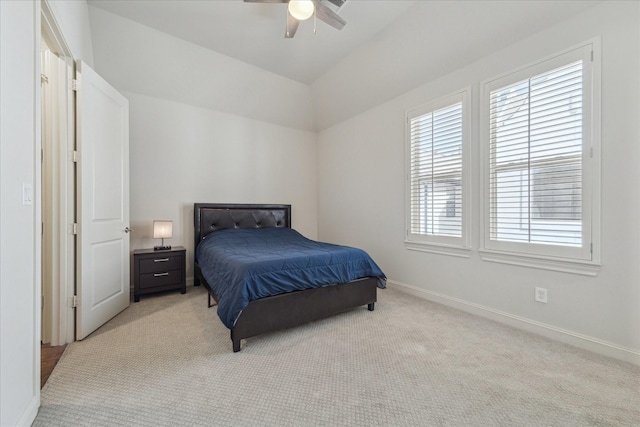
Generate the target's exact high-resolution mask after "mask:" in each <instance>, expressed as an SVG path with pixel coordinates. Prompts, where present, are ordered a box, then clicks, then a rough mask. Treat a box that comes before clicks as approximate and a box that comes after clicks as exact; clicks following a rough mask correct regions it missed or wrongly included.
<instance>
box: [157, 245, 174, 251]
mask: <svg viewBox="0 0 640 427" xmlns="http://www.w3.org/2000/svg"><path fill="white" fill-rule="evenodd" d="M169 249H171V246H154V247H153V250H154V251H168V250H169Z"/></svg>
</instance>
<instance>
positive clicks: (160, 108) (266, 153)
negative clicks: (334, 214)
mask: <svg viewBox="0 0 640 427" xmlns="http://www.w3.org/2000/svg"><path fill="white" fill-rule="evenodd" d="M123 94H124V95H125V96H126V97H127V98H128V99H129V108H130V156H131V157H130V178H131V187H130V194H131V228H133V230H134V232H133V233H132V234H131V248H132V249H137V248H148V247H153V246H154V245H156V244H159V243H160V242H159V241H158V240H154V239H153V238H152V237H153V233H152V221H153V220H154V219H169V220H173V221H174V229H173V238H172V239H171V240H167V241H165V242H166V243H168V244H170V245H172V246H177V245H182V246H184V247H186V248H187V255H188V261H187V276H188V277H193V271H192V265H193V245H194V242H193V203H194V202H202V203H286V204H291V205H292V222H293V226H294V227H295V228H296V229H298V231H300V232H301V233H302V234H304V235H306V236H307V237H310V238H316V236H317V204H316V201H317V196H316V187H317V185H316V176H317V172H316V135H315V133H312V132H308V131H302V130H296V129H290V128H286V127H282V126H279V125H273V124H269V123H265V122H260V121H256V120H253V119H249V118H245V117H240V116H236V115H232V114H228V113H221V112H217V111H212V110H208V109H205V108H200V107H194V106H191V105H186V104H181V103H178V102H174V101H168V100H163V99H159V98H152V97H149V96H146V95H140V94H136V93H132V92H123Z"/></svg>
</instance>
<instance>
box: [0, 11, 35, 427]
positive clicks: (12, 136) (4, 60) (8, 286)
mask: <svg viewBox="0 0 640 427" xmlns="http://www.w3.org/2000/svg"><path fill="white" fill-rule="evenodd" d="M39 27H40V6H39V2H38V3H36V2H25V1H1V2H0V93H1V94H2V97H0V189H1V191H0V212H1V213H0V317H1V320H0V359H1V360H2V363H1V364H0V425H3V426H11V425H28V424H30V423H31V421H32V420H33V418H35V415H36V413H37V411H38V406H39V405H40V360H39V357H40V351H39V347H38V346H37V340H36V339H37V338H39V331H40V328H39V326H40V325H39V322H40V320H39V319H40V317H39V312H38V310H37V309H36V308H39V306H38V305H36V301H38V300H39V295H40V289H39V286H40V281H39V278H38V277H37V274H38V272H39V271H40V269H39V265H38V262H39V255H38V254H37V252H36V249H37V248H38V247H39V246H38V244H37V243H38V241H37V239H38V238H39V235H37V234H36V233H35V231H34V230H35V224H36V223H37V222H39V215H38V212H37V209H39V206H38V205H39V202H38V201H37V196H38V181H37V178H38V177H39V175H38V173H37V171H36V168H35V156H34V153H36V152H38V151H39V124H38V121H39V105H40V103H39V99H38V97H39V94H38V93H37V92H36V87H37V86H36V81H37V80H36V77H38V80H39V74H40V72H39V63H38V62H36V55H37V54H38V53H39V51H40V47H39V45H40V31H39ZM36 150H37V151H36ZM23 184H28V185H30V186H31V187H32V188H33V199H34V202H33V204H31V205H23V199H22V186H23Z"/></svg>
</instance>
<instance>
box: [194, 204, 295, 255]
mask: <svg viewBox="0 0 640 427" xmlns="http://www.w3.org/2000/svg"><path fill="white" fill-rule="evenodd" d="M193 227H194V237H195V245H194V247H193V248H194V250H195V248H196V247H197V246H198V244H199V243H200V241H201V240H202V239H203V238H204V236H206V235H207V234H209V233H211V232H212V231H216V230H225V229H227V228H263V227H291V205H247V204H223V203H195V204H194V205H193Z"/></svg>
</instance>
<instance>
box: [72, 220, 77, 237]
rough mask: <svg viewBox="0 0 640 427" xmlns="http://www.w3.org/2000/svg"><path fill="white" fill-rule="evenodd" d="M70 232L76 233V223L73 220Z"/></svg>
mask: <svg viewBox="0 0 640 427" xmlns="http://www.w3.org/2000/svg"><path fill="white" fill-rule="evenodd" d="M71 234H73V235H74V236H75V235H77V234H78V223H77V222H74V223H73V224H72V225H71Z"/></svg>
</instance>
